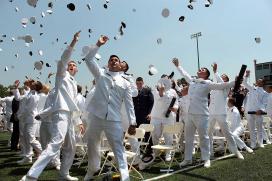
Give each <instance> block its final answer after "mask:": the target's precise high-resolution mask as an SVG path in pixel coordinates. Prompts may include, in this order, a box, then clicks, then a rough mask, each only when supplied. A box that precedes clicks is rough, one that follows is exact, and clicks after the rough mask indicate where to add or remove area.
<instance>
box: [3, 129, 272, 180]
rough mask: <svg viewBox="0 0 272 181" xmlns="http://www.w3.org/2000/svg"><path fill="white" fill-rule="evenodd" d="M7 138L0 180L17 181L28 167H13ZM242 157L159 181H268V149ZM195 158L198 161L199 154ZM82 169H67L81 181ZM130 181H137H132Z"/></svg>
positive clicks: (50, 175)
mask: <svg viewBox="0 0 272 181" xmlns="http://www.w3.org/2000/svg"><path fill="white" fill-rule="evenodd" d="M9 137H10V135H9V134H8V133H7V132H5V133H3V132H0V180H3V181H6V180H7V181H13V180H14V181H18V180H20V178H21V177H22V176H23V175H25V174H26V173H27V171H28V169H29V168H30V166H31V165H18V164H17V163H16V161H18V160H20V159H21V158H20V157H19V156H18V153H16V152H11V151H10V150H9V148H8V147H7V143H8V141H7V140H8V139H9ZM243 155H244V157H245V160H238V159H236V158H228V159H225V160H220V161H216V162H212V167H211V168H208V169H205V168H203V167H198V168H194V169H189V170H186V171H183V172H180V173H177V174H174V175H171V176H169V177H166V178H162V179H160V180H165V181H173V180H190V181H191V180H192V181H194V180H203V181H206V180H207V181H213V180H223V181H225V180H231V181H233V180H235V181H236V180H241V181H243V180H244V181H250V180H252V181H253V180H254V181H256V180H265V181H266V180H272V170H271V169H272V145H267V146H266V147H265V148H263V149H258V150H256V151H255V152H254V154H247V153H243ZM196 157H199V154H198V155H197V156H196ZM177 158H178V160H179V161H180V160H181V156H178V157H177ZM86 165H87V164H86V163H84V164H83V165H82V166H81V167H80V168H75V167H73V168H72V169H71V175H73V176H76V177H78V178H79V179H80V180H83V178H84V175H85V173H86V171H85V169H86ZM163 167H164V166H163V164H162V163H161V162H159V160H156V163H155V164H154V165H152V167H151V168H150V169H146V170H144V171H141V173H142V174H143V176H144V178H145V179H148V178H152V177H156V176H159V175H162V174H163V173H160V169H161V168H163ZM173 169H174V170H178V169H179V167H178V166H177V164H174V165H173ZM132 175H135V173H132ZM57 178H58V171H56V170H55V169H53V168H46V169H45V171H43V172H42V174H41V176H40V177H39V180H44V181H45V180H46V181H49V180H57ZM98 180H102V177H99V178H98ZM131 180H137V179H134V178H132V179H131Z"/></svg>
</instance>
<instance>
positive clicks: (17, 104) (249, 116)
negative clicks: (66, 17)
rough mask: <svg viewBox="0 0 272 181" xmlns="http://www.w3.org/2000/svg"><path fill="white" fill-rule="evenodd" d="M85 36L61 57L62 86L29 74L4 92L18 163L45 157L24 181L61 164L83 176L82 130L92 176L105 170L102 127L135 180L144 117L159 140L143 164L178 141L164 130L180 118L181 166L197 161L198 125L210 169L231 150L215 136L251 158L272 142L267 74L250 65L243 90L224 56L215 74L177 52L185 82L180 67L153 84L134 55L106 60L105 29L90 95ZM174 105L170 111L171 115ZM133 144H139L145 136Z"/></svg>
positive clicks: (63, 176)
mask: <svg viewBox="0 0 272 181" xmlns="http://www.w3.org/2000/svg"><path fill="white" fill-rule="evenodd" d="M79 36H80V31H79V32H77V33H75V35H74V37H73V40H72V42H71V43H70V45H69V46H68V47H67V48H66V50H65V51H64V52H63V54H62V56H61V60H60V61H59V62H58V65H57V72H56V75H55V87H53V88H51V90H50V87H49V86H48V85H47V84H43V83H41V82H40V81H35V80H32V79H27V80H26V81H25V82H24V84H23V87H22V88H20V82H19V81H18V80H17V81H15V83H14V89H12V90H11V91H10V95H9V96H7V97H5V98H1V99H0V101H1V114H4V117H3V119H2V121H3V129H7V130H9V131H10V132H11V133H12V134H11V139H10V148H11V150H12V151H19V150H20V151H21V152H20V153H21V156H22V160H19V161H18V164H26V163H33V156H35V157H36V158H37V159H36V160H35V162H34V163H33V165H32V166H31V168H30V169H29V171H28V172H27V173H26V175H25V176H24V177H23V178H22V179H21V181H27V180H37V179H38V178H39V176H40V174H41V173H42V171H43V170H44V169H45V168H46V166H48V165H51V166H53V167H55V168H56V169H57V170H59V172H60V177H59V179H60V180H71V181H73V180H78V178H76V177H73V176H71V175H70V173H69V170H70V168H71V166H72V164H73V161H74V156H75V153H76V143H77V141H78V140H77V136H78V135H84V138H85V139H86V140H87V141H86V142H87V147H88V149H87V155H88V156H87V157H88V169H87V173H86V175H85V177H84V180H86V181H87V180H91V179H93V178H94V176H95V175H97V173H98V172H100V166H101V152H100V145H101V138H102V134H104V135H105V136H106V138H107V140H108V142H109V145H110V147H111V150H112V151H113V152H114V155H115V158H116V162H117V165H118V170H119V172H120V175H121V180H129V171H128V163H127V158H126V156H125V148H124V144H123V138H124V133H125V132H127V133H128V134H130V135H134V134H135V133H136V128H138V127H139V126H140V125H141V124H152V125H153V126H154V131H152V132H151V133H146V135H145V141H148V140H149V139H148V138H149V136H150V134H151V139H150V140H149V145H148V146H147V149H146V151H145V152H144V155H141V156H140V155H139V159H138V160H137V162H138V163H137V164H139V169H144V168H145V166H147V165H150V164H152V162H153V161H154V159H155V158H156V156H158V153H157V152H155V151H153V150H152V147H151V146H152V145H157V144H159V143H160V138H161V137H163V138H164V142H165V144H167V145H172V144H173V141H174V139H173V136H174V135H173V134H163V131H162V130H163V127H164V126H165V125H174V124H175V122H181V123H182V124H183V125H184V126H183V128H182V129H181V130H180V137H181V138H182V139H181V140H180V151H181V152H182V153H183V152H184V160H183V161H182V162H181V163H180V164H179V165H180V167H185V166H187V165H191V164H192V157H193V153H194V151H195V150H194V141H195V139H196V136H195V135H196V131H197V135H198V139H199V147H200V150H201V159H202V160H203V161H204V167H206V168H209V167H210V166H211V162H210V160H211V159H213V158H214V152H215V151H220V150H222V149H224V142H223V143H222V142H217V143H216V144H217V147H216V148H214V145H216V144H215V143H214V141H213V136H215V135H223V137H225V139H226V142H227V144H228V149H229V150H230V152H232V153H233V154H234V155H235V156H236V157H237V158H238V159H244V157H243V155H242V154H241V152H240V151H241V150H246V151H247V152H248V153H252V152H254V150H255V149H257V148H259V147H260V148H263V147H264V144H263V143H264V140H265V141H266V143H270V141H269V139H270V135H268V134H267V132H265V131H264V124H263V117H264V114H267V115H268V116H269V117H271V116H272V95H271V94H270V92H271V91H272V90H271V88H269V87H268V88H267V89H264V85H265V82H264V80H263V79H259V80H257V81H256V84H254V85H249V83H248V77H249V75H250V71H246V73H245V77H244V80H243V83H242V85H241V86H240V90H239V91H238V92H233V90H232V87H233V86H234V84H235V81H230V80H229V77H228V75H226V74H222V75H220V74H219V73H218V68H217V66H218V65H217V64H216V63H214V64H213V66H212V74H213V78H212V79H210V77H211V76H210V74H211V73H210V71H209V69H208V68H205V67H204V68H201V69H199V71H198V72H197V76H196V77H192V76H191V75H189V74H188V73H187V72H186V70H185V69H184V67H182V63H181V61H179V60H178V59H176V58H175V59H173V62H172V63H173V65H172V66H175V67H176V69H177V72H179V73H180V78H184V79H183V81H178V82H177V81H175V80H174V79H173V73H172V74H170V75H167V74H163V75H162V76H161V78H160V79H159V80H158V83H157V85H156V87H154V88H150V87H148V86H145V84H144V79H143V78H142V77H138V78H136V80H134V78H133V76H132V75H131V74H128V73H127V71H128V70H129V65H128V64H127V62H126V61H122V60H121V59H120V58H119V57H118V56H117V55H111V56H110V58H109V60H108V64H107V66H106V67H100V65H99V64H98V63H97V61H96V60H95V59H94V56H95V54H96V53H97V52H98V50H99V49H100V47H101V46H103V45H104V44H106V43H107V41H108V38H107V36H101V37H100V38H99V39H98V41H97V43H96V45H93V46H90V49H89V51H88V54H87V55H86V57H85V62H86V65H87V67H88V69H89V70H90V73H91V74H92V75H93V77H94V81H93V88H92V89H91V90H90V91H89V92H88V94H87V95H84V96H83V95H82V87H81V86H79V85H77V82H76V80H75V75H76V73H77V72H78V68H77V63H76V61H73V60H72V59H71V55H72V52H73V49H74V47H75V45H76V43H77V41H78V40H79ZM169 66H171V65H169ZM170 105H171V106H170ZM166 112H170V114H169V115H167V116H166ZM244 116H246V121H245V119H244ZM245 122H246V123H245ZM247 125H248V126H247ZM246 127H248V129H249V133H250V135H249V136H250V142H249V144H248V145H247V144H246V143H245V142H244V140H243V139H241V135H243V134H244V131H245V128H246ZM130 143H131V147H132V149H133V146H134V144H137V140H136V141H135V140H134V141H131V142H130ZM60 156H61V159H60ZM173 156H174V155H173V154H171V151H168V152H166V153H165V161H171V159H172V157H173Z"/></svg>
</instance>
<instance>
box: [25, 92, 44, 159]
mask: <svg viewBox="0 0 272 181" xmlns="http://www.w3.org/2000/svg"><path fill="white" fill-rule="evenodd" d="M38 102H39V95H38V94H37V92H36V91H35V90H31V91H30V92H29V93H28V95H27V97H26V100H25V104H24V118H25V125H24V138H25V144H26V145H25V149H26V150H25V151H26V155H25V157H26V158H27V159H28V160H32V155H33V154H32V148H33V149H34V150H35V151H36V152H37V153H38V154H40V153H41V151H42V147H41V144H40V142H39V141H38V140H37V139H36V137H35V136H36V130H37V126H38V121H37V120H36V119H35V118H34V117H35V115H37V113H38V110H37V106H38Z"/></svg>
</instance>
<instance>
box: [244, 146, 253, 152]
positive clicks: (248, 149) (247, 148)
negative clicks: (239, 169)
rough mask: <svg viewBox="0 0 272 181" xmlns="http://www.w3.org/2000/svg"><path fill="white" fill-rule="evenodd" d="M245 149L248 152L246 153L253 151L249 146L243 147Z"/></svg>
mask: <svg viewBox="0 0 272 181" xmlns="http://www.w3.org/2000/svg"><path fill="white" fill-rule="evenodd" d="M245 149H246V151H247V152H248V153H253V150H252V149H251V148H249V147H247V146H246V147H245Z"/></svg>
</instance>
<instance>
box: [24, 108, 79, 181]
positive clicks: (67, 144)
mask: <svg viewBox="0 0 272 181" xmlns="http://www.w3.org/2000/svg"><path fill="white" fill-rule="evenodd" d="M51 136H52V139H51V140H50V142H49V143H48V145H47V147H46V149H45V150H43V152H42V153H41V155H40V156H39V158H38V159H37V160H36V162H35V163H34V164H33V165H32V167H31V168H30V170H29V171H28V173H27V175H28V176H30V177H34V178H38V177H39V175H40V174H41V173H42V171H43V169H44V168H45V167H46V166H47V164H48V163H49V162H50V161H51V160H52V159H54V158H55V157H56V155H57V154H59V152H60V149H61V147H62V160H61V167H60V175H62V176H64V175H68V174H69V170H70V168H71V166H72V164H73V160H74V156H75V149H76V144H75V132H74V124H73V122H72V119H71V112H67V111H56V112H55V113H53V115H52V130H51Z"/></svg>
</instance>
